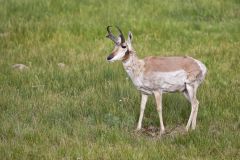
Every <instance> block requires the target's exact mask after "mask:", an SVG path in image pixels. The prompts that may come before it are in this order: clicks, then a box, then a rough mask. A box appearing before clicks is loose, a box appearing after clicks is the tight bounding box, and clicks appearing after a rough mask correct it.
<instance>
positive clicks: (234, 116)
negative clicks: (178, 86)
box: [0, 0, 240, 160]
mask: <svg viewBox="0 0 240 160" xmlns="http://www.w3.org/2000/svg"><path fill="white" fill-rule="evenodd" d="M0 22H1V23H0V159H77V158H79V159H84V160H85V159H104V160H105V159H131V160H132V159H237V157H240V116H239V115H240V100H239V99H240V98H239V97H240V81H239V80H240V74H239V71H240V65H239V62H240V56H239V55H240V1H239V0H211V1H208V0H196V1H192V0H172V1H167V0H163V1H158V0H151V1H134V0H128V1H110V0H108V1H107V0H104V1H97V0H89V1H88V0H81V1H77V0H72V1H69V0H58V1H56V0H38V1H37V0H36V1H33V0H0ZM107 25H119V26H120V27H121V28H122V30H123V31H124V33H125V35H126V34H127V32H128V31H129V30H131V31H132V33H133V36H134V40H133V46H134V48H135V49H136V51H137V53H138V55H139V57H144V56H147V55H161V56H166V55H189V56H192V57H195V58H197V59H199V60H201V61H202V62H204V63H205V64H206V66H207V68H208V75H207V77H206V80H205V82H204V84H203V85H202V86H201V87H200V89H199V91H198V99H199V101H200V108H199V114H198V122H197V128H196V130H195V131H191V132H189V133H188V134H184V135H182V134H179V135H175V136H165V137H162V138H153V137H151V136H149V135H146V134H144V133H135V132H134V129H135V127H136V123H137V120H138V115H139V105H140V95H139V92H138V91H137V90H136V89H135V88H134V86H133V85H132V82H131V81H130V80H129V79H126V77H127V74H126V73H125V71H124V70H123V67H122V64H121V63H120V62H119V63H111V64H109V63H107V62H106V56H107V55H108V54H109V53H110V52H111V49H112V47H113V43H112V42H111V41H110V40H108V39H106V38H105V35H106V26H107ZM59 62H63V63H65V64H66V65H67V67H66V68H64V69H59V68H58V66H57V64H58V63H59ZM15 63H24V64H26V65H28V66H29V67H30V69H29V70H28V71H23V72H19V71H15V70H13V69H12V68H11V65H12V64H15ZM120 100H121V101H120ZM163 100H164V102H163V103H164V114H163V115H164V123H165V126H166V128H167V129H171V128H174V127H175V126H177V125H178V124H181V125H182V126H184V125H186V123H187V120H188V116H189V113H190V105H189V104H188V103H187V101H186V100H185V99H184V97H183V96H182V95H180V94H179V93H176V94H166V95H164V98H163ZM143 126H144V127H147V126H155V127H158V126H159V119H158V116H157V113H156V109H155V102H154V99H153V98H151V99H150V101H149V102H148V104H147V109H146V113H145V116H144V121H143Z"/></svg>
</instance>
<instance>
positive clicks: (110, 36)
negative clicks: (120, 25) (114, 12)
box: [106, 26, 118, 44]
mask: <svg viewBox="0 0 240 160" xmlns="http://www.w3.org/2000/svg"><path fill="white" fill-rule="evenodd" d="M111 27H112V26H107V32H108V35H107V36H106V37H107V38H109V39H111V40H112V41H113V42H114V43H115V44H117V43H118V42H117V38H116V37H115V36H114V35H113V34H112V32H111V31H110V28H111Z"/></svg>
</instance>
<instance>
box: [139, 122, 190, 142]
mask: <svg viewBox="0 0 240 160" xmlns="http://www.w3.org/2000/svg"><path fill="white" fill-rule="evenodd" d="M186 134H188V132H187V130H186V128H185V126H181V125H177V126H176V127H173V128H169V129H165V133H164V134H160V128H158V127H154V126H148V127H144V128H142V129H141V130H140V131H135V132H134V135H137V136H142V135H144V136H146V137H149V138H154V139H162V138H168V137H176V136H179V135H186Z"/></svg>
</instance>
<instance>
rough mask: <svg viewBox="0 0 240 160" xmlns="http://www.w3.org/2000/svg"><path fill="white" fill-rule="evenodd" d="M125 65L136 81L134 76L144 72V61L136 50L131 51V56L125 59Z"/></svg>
mask: <svg viewBox="0 0 240 160" xmlns="http://www.w3.org/2000/svg"><path fill="white" fill-rule="evenodd" d="M123 67H124V69H125V70H126V72H127V73H128V75H129V76H130V78H131V79H132V80H133V81H134V78H137V77H139V76H140V75H141V73H143V69H144V68H143V67H144V62H143V61H142V60H141V59H139V58H138V57H137V55H136V53H135V52H134V51H129V57H128V59H127V60H125V61H123Z"/></svg>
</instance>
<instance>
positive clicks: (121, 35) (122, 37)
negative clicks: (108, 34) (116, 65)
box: [116, 26, 125, 43]
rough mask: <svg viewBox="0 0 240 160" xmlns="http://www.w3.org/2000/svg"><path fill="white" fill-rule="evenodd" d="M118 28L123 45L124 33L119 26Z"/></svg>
mask: <svg viewBox="0 0 240 160" xmlns="http://www.w3.org/2000/svg"><path fill="white" fill-rule="evenodd" d="M116 27H117V29H118V31H119V32H120V35H119V36H120V38H121V43H124V42H125V38H124V36H123V33H122V31H121V29H120V28H119V27H118V26H116Z"/></svg>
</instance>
